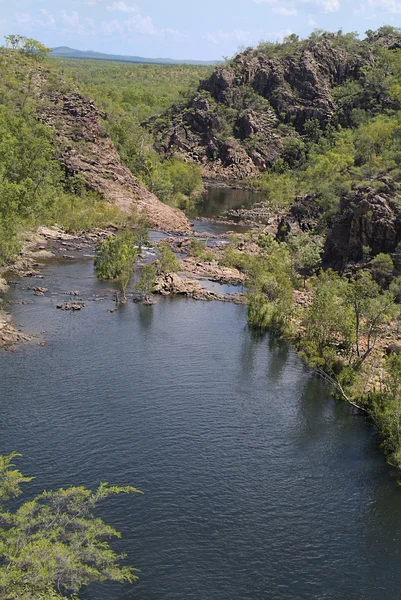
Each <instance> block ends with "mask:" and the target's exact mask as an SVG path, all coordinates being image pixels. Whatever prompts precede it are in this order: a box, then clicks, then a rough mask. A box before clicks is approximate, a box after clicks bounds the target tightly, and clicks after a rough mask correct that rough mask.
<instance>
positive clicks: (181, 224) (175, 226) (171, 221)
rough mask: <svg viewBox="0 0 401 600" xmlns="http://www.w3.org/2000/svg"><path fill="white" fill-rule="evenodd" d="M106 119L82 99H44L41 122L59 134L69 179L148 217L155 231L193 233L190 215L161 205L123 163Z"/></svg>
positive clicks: (57, 96) (74, 96) (55, 95)
mask: <svg viewBox="0 0 401 600" xmlns="http://www.w3.org/2000/svg"><path fill="white" fill-rule="evenodd" d="M103 116H104V115H102V114H101V112H100V111H99V110H98V109H97V107H96V106H95V105H94V104H93V103H92V102H90V100H88V99H87V98H85V97H84V96H82V95H81V94H78V93H75V92H73V93H70V94H60V93H57V92H50V93H46V95H44V96H43V109H42V111H41V120H42V121H43V122H44V123H46V124H47V125H49V126H50V127H51V128H52V129H53V131H54V134H55V140H56V143H57V146H58V148H59V152H60V160H61V162H62V165H63V167H64V168H65V170H66V173H67V174H68V175H77V174H78V175H81V176H82V177H83V178H84V181H85V184H86V187H87V188H88V189H90V190H93V191H95V192H97V193H99V194H100V195H101V196H102V197H103V198H105V200H107V202H110V203H111V204H115V205H116V206H118V207H119V208H120V209H121V210H122V211H124V212H126V213H130V212H132V211H133V210H138V211H139V212H140V213H144V214H146V217H147V220H148V222H149V225H150V227H152V228H154V229H163V230H175V231H188V230H189V229H190V227H189V222H188V220H187V219H186V217H185V215H184V213H182V212H181V211H179V210H176V209H174V208H171V207H169V206H166V205H165V204H163V203H162V202H160V200H159V199H158V198H157V197H156V196H155V195H154V194H152V193H151V192H149V191H148V190H147V189H146V188H145V187H144V186H143V185H142V184H141V183H140V182H139V181H138V180H137V179H136V178H135V177H134V176H133V175H132V173H131V171H130V170H129V169H128V168H127V167H125V166H124V165H123V164H122V163H121V160H120V157H119V155H118V153H117V150H116V148H115V147H114V145H113V143H112V142H111V140H110V139H109V137H108V136H107V135H106V134H105V133H104V131H103V130H102V127H101V122H100V119H101V117H103Z"/></svg>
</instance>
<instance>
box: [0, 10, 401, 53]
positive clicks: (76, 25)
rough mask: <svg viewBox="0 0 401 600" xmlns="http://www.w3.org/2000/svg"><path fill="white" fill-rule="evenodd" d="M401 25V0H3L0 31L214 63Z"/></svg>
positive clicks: (60, 42) (83, 47)
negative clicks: (319, 35) (327, 34)
mask: <svg viewBox="0 0 401 600" xmlns="http://www.w3.org/2000/svg"><path fill="white" fill-rule="evenodd" d="M383 24H390V25H395V26H401V0H201V1H199V2H194V0H14V1H12V2H10V0H0V36H4V35H6V34H8V33H20V34H22V35H27V36H29V37H34V38H36V39H39V40H40V41H42V42H44V43H45V44H47V45H48V46H71V47H74V48H79V49H80V50H99V51H102V52H109V53H114V54H129V55H136V56H146V57H170V58H179V59H182V58H186V59H202V60H213V59H221V57H222V56H232V55H233V54H234V52H235V51H236V50H237V49H238V48H239V47H240V46H247V45H252V44H255V43H257V42H258V41H260V40H262V39H263V40H270V41H276V40H281V39H282V38H283V36H285V35H287V34H289V33H293V32H294V33H297V34H299V35H301V36H306V35H308V34H309V33H310V32H311V31H312V30H313V29H315V28H321V29H328V30H337V29H340V28H343V29H344V31H359V32H360V33H361V34H363V32H365V31H366V30H367V29H376V28H377V27H379V26H380V25H383Z"/></svg>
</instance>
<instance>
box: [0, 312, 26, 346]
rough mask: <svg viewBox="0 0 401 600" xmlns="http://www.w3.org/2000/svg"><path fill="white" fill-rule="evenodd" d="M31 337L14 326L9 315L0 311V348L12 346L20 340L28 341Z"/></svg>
mask: <svg viewBox="0 0 401 600" xmlns="http://www.w3.org/2000/svg"><path fill="white" fill-rule="evenodd" d="M31 339H32V338H31V337H29V336H27V335H24V334H23V333H21V332H20V331H18V329H16V328H15V327H14V325H13V324H12V323H11V317H10V316H9V315H7V314H6V313H4V312H2V311H0V349H7V348H11V347H12V346H14V344H17V343H18V342H27V341H29V340H31Z"/></svg>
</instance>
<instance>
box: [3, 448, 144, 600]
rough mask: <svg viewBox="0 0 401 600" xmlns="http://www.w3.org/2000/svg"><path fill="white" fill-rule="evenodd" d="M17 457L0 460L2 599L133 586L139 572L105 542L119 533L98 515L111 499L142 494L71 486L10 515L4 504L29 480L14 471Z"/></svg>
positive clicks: (124, 489) (122, 489) (57, 596)
mask: <svg viewBox="0 0 401 600" xmlns="http://www.w3.org/2000/svg"><path fill="white" fill-rule="evenodd" d="M17 456H18V455H17V454H15V453H14V454H10V455H9V456H0V597H1V598H3V599H4V600H17V599H21V600H22V599H24V598H26V599H28V598H29V599H31V600H40V599H45V598H46V600H47V599H50V598H52V599H60V600H67V599H68V598H75V599H76V598H77V595H76V594H77V593H78V592H79V591H80V590H81V589H82V588H84V587H86V586H87V585H89V584H90V583H94V582H104V581H114V582H118V583H123V582H133V581H135V579H137V575H136V574H135V570H134V569H133V568H131V567H128V566H123V565H121V564H120V563H121V559H123V558H124V557H123V556H119V555H118V554H116V553H115V552H114V551H113V550H112V549H111V548H110V546H109V544H108V542H107V541H106V540H107V539H110V538H118V537H120V534H119V533H118V532H117V531H116V530H115V529H113V528H112V527H110V526H109V525H106V524H105V523H104V522H103V521H102V519H100V518H99V517H98V516H97V515H95V511H96V512H97V510H96V509H97V506H98V504H99V503H100V502H101V501H103V500H105V499H107V498H110V497H112V496H116V495H118V494H132V493H135V492H138V490H137V489H135V488H133V487H131V486H126V487H119V486H109V485H108V484H107V483H101V484H100V486H99V487H98V489H97V490H95V491H94V492H92V491H90V490H88V489H86V488H84V487H70V488H67V489H59V490H56V491H51V492H43V493H42V494H39V495H38V496H36V497H35V498H33V499H31V500H29V501H26V502H24V503H23V504H20V505H19V507H18V508H16V509H15V510H14V511H12V510H10V509H6V508H5V506H4V505H5V503H7V505H8V506H9V505H10V503H9V501H10V500H13V499H15V498H17V497H18V496H19V495H20V494H21V485H22V484H23V483H27V482H29V481H31V478H30V477H24V476H23V475H22V474H21V473H20V472H19V471H18V470H16V469H15V468H14V465H13V460H14V459H15V458H16V457H17Z"/></svg>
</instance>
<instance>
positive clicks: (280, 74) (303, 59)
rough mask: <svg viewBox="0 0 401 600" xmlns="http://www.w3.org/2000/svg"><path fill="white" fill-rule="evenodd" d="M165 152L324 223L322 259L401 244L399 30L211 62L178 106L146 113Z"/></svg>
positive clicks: (295, 218)
mask: <svg viewBox="0 0 401 600" xmlns="http://www.w3.org/2000/svg"><path fill="white" fill-rule="evenodd" d="M144 125H146V126H147V127H148V128H149V130H150V131H152V133H153V135H154V138H155V145H156V148H157V150H158V151H159V152H160V153H161V154H162V156H165V157H169V156H180V157H182V158H184V159H185V160H186V161H189V162H193V163H196V164H198V165H200V167H201V170H202V173H203V175H204V176H207V177H212V178H217V179H222V180H229V181H230V180H231V181H233V180H237V181H238V180H244V179H245V180H246V181H247V184H248V185H251V186H252V187H256V188H259V189H262V190H264V191H265V192H266V201H267V202H268V204H269V205H270V207H271V208H273V207H276V209H278V210H280V211H282V212H283V213H285V212H286V211H288V214H287V216H284V217H283V229H284V230H285V231H290V230H291V228H292V227H294V225H300V226H301V227H302V228H303V229H305V228H306V229H309V228H310V227H316V226H317V227H318V231H320V232H321V233H322V234H323V235H324V236H326V235H327V236H328V237H327V243H326V251H325V261H326V264H330V265H333V266H335V267H336V268H337V269H342V268H344V266H345V265H346V264H347V263H348V262H349V261H358V260H361V259H362V257H363V256H364V252H365V254H366V252H369V253H371V255H372V256H375V255H377V254H380V253H382V252H385V253H392V252H395V250H396V249H397V247H398V246H399V244H400V242H401V208H400V207H401V170H400V169H399V164H400V157H401V137H400V136H401V30H399V29H395V28H392V27H382V28H380V29H379V30H378V31H376V32H373V31H370V32H368V33H367V37H366V39H364V40H359V39H358V37H357V35H356V34H343V33H342V32H338V33H327V32H317V33H314V34H312V35H311V36H310V37H309V38H308V39H306V40H301V39H299V38H298V37H297V36H295V35H291V36H290V37H289V38H287V39H286V40H284V43H282V44H270V43H262V44H260V45H259V46H258V47H257V48H254V49H253V48H249V49H247V50H245V51H244V52H241V53H239V54H238V55H236V56H235V57H234V58H233V59H232V60H231V61H229V62H227V64H225V65H219V66H217V67H216V68H215V70H214V71H213V73H212V74H211V75H210V77H208V78H206V79H204V80H203V81H201V82H200V84H199V86H198V89H197V90H196V92H195V93H194V94H192V96H191V97H190V98H189V99H188V100H187V101H186V102H184V103H182V104H176V105H175V106H173V107H172V108H170V109H169V110H167V111H165V112H164V113H162V114H161V115H159V116H154V117H151V118H150V119H148V120H147V121H146V122H145V123H144Z"/></svg>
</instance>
